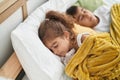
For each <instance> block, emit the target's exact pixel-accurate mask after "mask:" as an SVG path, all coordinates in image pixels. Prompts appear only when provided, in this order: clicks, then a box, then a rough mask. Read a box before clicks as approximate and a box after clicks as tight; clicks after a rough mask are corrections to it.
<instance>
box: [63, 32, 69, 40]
mask: <svg viewBox="0 0 120 80" xmlns="http://www.w3.org/2000/svg"><path fill="white" fill-rule="evenodd" d="M64 37H65V38H66V39H68V40H69V39H70V33H69V32H68V31H64Z"/></svg>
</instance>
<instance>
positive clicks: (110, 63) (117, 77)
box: [38, 4, 120, 80]
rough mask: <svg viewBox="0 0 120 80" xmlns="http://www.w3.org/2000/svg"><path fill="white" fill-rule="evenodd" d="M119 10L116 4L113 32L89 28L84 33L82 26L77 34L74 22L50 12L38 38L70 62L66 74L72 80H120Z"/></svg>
mask: <svg viewBox="0 0 120 80" xmlns="http://www.w3.org/2000/svg"><path fill="white" fill-rule="evenodd" d="M118 11H120V5H118V4H116V5H114V6H113V7H112V13H111V17H112V24H111V26H110V33H107V32H106V33H105V32H103V33H97V32H95V31H94V30H92V29H90V28H85V30H81V27H79V29H80V30H81V31H80V30H79V32H75V30H74V28H75V26H76V25H75V23H74V22H73V21H71V20H70V19H69V18H67V17H66V16H64V15H63V14H61V13H59V12H56V11H49V12H48V13H46V19H45V20H44V21H43V22H42V23H41V25H40V27H39V29H38V35H39V37H40V39H41V40H42V41H43V43H44V44H45V46H46V47H47V48H48V49H49V50H51V51H52V52H53V53H54V54H56V55H58V56H60V57H61V58H64V59H62V61H63V62H64V61H65V60H66V61H67V62H66V68H65V72H66V74H67V75H68V76H70V77H72V78H73V79H76V80H120V42H119V41H120V34H119V32H120V27H119V26H120V24H119V20H120V18H119V17H120V16H119V15H120V14H119V12H118ZM77 26H78V25H77ZM88 29H89V30H91V32H89V30H88ZM92 32H93V33H92ZM116 34H117V35H116Z"/></svg>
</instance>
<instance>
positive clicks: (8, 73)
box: [0, 53, 22, 79]
mask: <svg viewBox="0 0 120 80" xmlns="http://www.w3.org/2000/svg"><path fill="white" fill-rule="evenodd" d="M21 70H22V66H21V65H20V62H19V60H18V58H17V56H16V53H13V54H12V55H11V57H10V58H9V59H8V61H7V62H6V63H5V64H4V65H3V66H2V68H1V69H0V76H3V77H6V78H10V79H15V78H16V77H17V75H18V74H19V73H20V71H21Z"/></svg>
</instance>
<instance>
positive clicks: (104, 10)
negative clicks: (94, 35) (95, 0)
mask: <svg viewBox="0 0 120 80" xmlns="http://www.w3.org/2000/svg"><path fill="white" fill-rule="evenodd" d="M93 13H94V15H95V16H97V17H98V18H99V23H98V24H97V25H96V26H95V27H94V30H95V31H98V32H109V31H110V23H111V18H110V7H108V6H106V5H103V6H101V7H99V8H97V9H96V10H95V11H94V12H93Z"/></svg>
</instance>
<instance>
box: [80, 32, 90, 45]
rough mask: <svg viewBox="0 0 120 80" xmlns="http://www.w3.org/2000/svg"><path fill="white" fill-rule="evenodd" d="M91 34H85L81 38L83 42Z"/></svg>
mask: <svg viewBox="0 0 120 80" xmlns="http://www.w3.org/2000/svg"><path fill="white" fill-rule="evenodd" d="M88 36H89V34H83V35H82V38H81V43H82V42H83V41H84V40H85V38H87V37H88Z"/></svg>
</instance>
